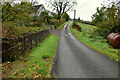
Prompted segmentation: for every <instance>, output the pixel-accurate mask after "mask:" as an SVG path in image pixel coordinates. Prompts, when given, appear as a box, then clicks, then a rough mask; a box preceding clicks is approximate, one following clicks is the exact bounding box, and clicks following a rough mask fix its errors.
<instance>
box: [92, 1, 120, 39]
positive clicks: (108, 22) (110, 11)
mask: <svg viewBox="0 0 120 80" xmlns="http://www.w3.org/2000/svg"><path fill="white" fill-rule="evenodd" d="M119 21H120V20H119V9H118V8H117V6H116V3H115V2H111V3H110V4H108V6H106V7H105V6H104V5H103V7H101V8H97V12H96V13H95V14H94V15H93V16H92V23H93V24H95V25H96V26H97V33H99V35H102V36H104V37H105V38H106V37H107V36H108V34H110V33H112V32H116V33H119V32H120V27H119Z"/></svg>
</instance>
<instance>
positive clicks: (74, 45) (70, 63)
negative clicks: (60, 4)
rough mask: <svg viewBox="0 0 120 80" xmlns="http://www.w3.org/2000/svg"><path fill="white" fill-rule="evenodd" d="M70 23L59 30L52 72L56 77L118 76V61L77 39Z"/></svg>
mask: <svg viewBox="0 0 120 80" xmlns="http://www.w3.org/2000/svg"><path fill="white" fill-rule="evenodd" d="M70 24H71V22H69V23H68V24H66V25H65V26H64V28H63V29H62V31H61V35H60V40H59V43H58V47H57V52H56V57H55V60H54V65H53V69H52V74H55V75H56V77H57V78H118V63H117V62H116V61H114V60H112V59H109V58H108V57H106V56H104V55H102V54H101V53H99V52H96V51H95V50H92V49H90V48H88V47H87V46H85V45H84V44H82V43H81V42H80V41H78V40H77V39H76V38H75V37H74V35H73V34H72V33H71V31H70V28H69V26H70ZM101 47H102V46H101Z"/></svg>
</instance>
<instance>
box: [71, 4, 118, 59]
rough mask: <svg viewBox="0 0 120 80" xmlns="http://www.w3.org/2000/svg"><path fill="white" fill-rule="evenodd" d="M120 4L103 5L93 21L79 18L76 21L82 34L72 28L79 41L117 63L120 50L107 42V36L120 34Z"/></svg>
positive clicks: (93, 17) (94, 15)
mask: <svg viewBox="0 0 120 80" xmlns="http://www.w3.org/2000/svg"><path fill="white" fill-rule="evenodd" d="M119 4H120V2H118V3H117V2H110V3H109V4H108V5H106V4H104V3H103V4H102V7H98V8H97V9H96V13H95V14H93V16H92V21H84V20H80V17H78V19H77V20H75V21H76V23H77V24H78V25H79V27H81V30H82V31H81V32H80V31H78V30H77V29H75V28H72V27H71V31H72V32H73V34H74V35H75V37H76V38H77V39H78V40H80V41H81V42H83V43H84V44H85V45H87V46H89V47H91V48H93V49H95V50H97V51H99V52H101V53H102V54H103V55H106V56H108V57H110V58H113V59H115V60H116V61H119V55H120V52H119V51H120V49H115V48H113V47H112V45H110V44H109V43H108V42H107V36H108V35H109V34H110V33H118V34H120V16H119V15H120V10H119ZM71 26H72V25H71Z"/></svg>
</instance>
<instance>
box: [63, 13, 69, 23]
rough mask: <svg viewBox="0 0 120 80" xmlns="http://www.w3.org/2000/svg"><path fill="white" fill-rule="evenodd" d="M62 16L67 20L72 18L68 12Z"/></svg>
mask: <svg viewBox="0 0 120 80" xmlns="http://www.w3.org/2000/svg"><path fill="white" fill-rule="evenodd" d="M62 18H65V19H66V21H68V20H69V19H70V17H69V15H68V14H67V13H65V14H64V15H63V16H62Z"/></svg>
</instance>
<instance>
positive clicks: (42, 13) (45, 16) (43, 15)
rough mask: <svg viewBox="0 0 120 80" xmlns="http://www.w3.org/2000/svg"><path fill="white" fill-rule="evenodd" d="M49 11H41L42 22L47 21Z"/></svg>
mask: <svg viewBox="0 0 120 80" xmlns="http://www.w3.org/2000/svg"><path fill="white" fill-rule="evenodd" d="M48 17H49V16H48V12H46V11H43V12H41V14H40V21H42V22H47V21H48Z"/></svg>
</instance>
